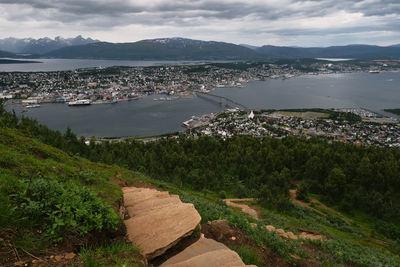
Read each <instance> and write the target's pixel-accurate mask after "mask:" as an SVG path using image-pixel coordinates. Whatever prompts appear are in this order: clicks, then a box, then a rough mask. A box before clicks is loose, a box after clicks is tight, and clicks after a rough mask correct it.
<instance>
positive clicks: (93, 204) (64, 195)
mask: <svg viewBox="0 0 400 267" xmlns="http://www.w3.org/2000/svg"><path fill="white" fill-rule="evenodd" d="M0 121H1V120H0ZM0 125H1V122H0ZM0 177H1V179H0V237H1V238H0V253H2V255H6V256H4V257H3V256H1V257H0V258H1V259H0V266H9V265H10V266H14V265H13V263H14V262H17V258H19V259H21V261H24V259H26V258H28V259H29V258H31V255H34V256H35V257H37V258H43V257H47V256H48V255H53V256H54V255H58V254H60V253H61V254H62V253H64V252H79V251H80V249H81V248H83V247H85V246H87V247H88V248H89V247H91V246H97V245H103V246H105V247H104V249H102V250H99V249H97V250H94V251H91V250H87V251H85V253H83V256H85V257H83V256H82V257H79V258H78V257H75V259H73V260H74V261H73V263H74V264H77V266H80V265H82V264H84V263H85V262H86V261H88V262H90V261H92V262H96V260H97V259H101V258H102V257H103V256H104V254H105V253H106V254H107V253H108V250H110V249H113V251H114V250H117V251H122V252H123V251H131V252H132V253H130V254H127V255H128V256H126V257H125V258H124V257H121V259H118V261H119V262H122V263H124V262H125V263H127V262H128V263H134V265H130V266H140V264H139V259H140V257H139V256H138V250H137V249H135V248H133V247H132V246H131V245H127V244H125V243H124V242H122V243H121V241H119V240H122V239H123V235H124V232H123V231H124V230H123V229H122V228H121V219H120V218H119V216H118V213H117V212H118V208H119V203H120V199H121V196H122V192H121V189H120V187H119V186H118V184H122V183H125V182H126V181H127V180H132V179H134V178H135V177H137V175H136V174H135V173H133V172H131V171H127V170H125V169H123V168H120V167H117V166H110V165H106V164H101V163H93V162H90V161H88V160H86V159H83V158H80V157H79V156H77V155H70V154H68V153H65V152H63V151H61V150H59V149H56V148H54V147H51V146H49V145H45V144H43V143H41V142H39V141H38V140H36V139H34V138H31V137H28V136H27V135H26V134H24V133H22V132H21V131H20V130H17V129H10V128H7V127H4V124H3V126H0ZM107 249H108V250H107ZM14 251H15V252H14ZM14 254H16V255H18V256H16V255H14ZM107 255H108V254H107ZM107 257H108V256H107ZM108 260H109V259H106V260H105V262H108ZM61 263H62V261H61V262H60V266H61ZM70 264H71V263H70V262H69V263H67V265H70ZM105 266H109V265H108V264H106V265H105Z"/></svg>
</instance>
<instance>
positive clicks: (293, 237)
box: [286, 232, 299, 240]
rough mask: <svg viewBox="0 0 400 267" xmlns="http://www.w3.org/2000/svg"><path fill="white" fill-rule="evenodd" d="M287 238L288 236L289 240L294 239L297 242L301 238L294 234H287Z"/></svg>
mask: <svg viewBox="0 0 400 267" xmlns="http://www.w3.org/2000/svg"><path fill="white" fill-rule="evenodd" d="M286 236H287V238H289V239H292V240H297V239H299V238H298V237H297V235H295V234H293V232H286Z"/></svg>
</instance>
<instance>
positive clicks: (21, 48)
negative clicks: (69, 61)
mask: <svg viewBox="0 0 400 267" xmlns="http://www.w3.org/2000/svg"><path fill="white" fill-rule="evenodd" d="M96 42H99V41H98V40H93V39H91V38H87V39H85V38H83V37H82V36H81V35H79V36H77V37H75V38H66V39H64V38H62V37H59V36H58V37H56V38H54V39H51V38H48V37H45V38H40V39H32V38H23V39H18V38H13V37H10V38H5V39H0V50H3V51H9V52H13V53H18V54H45V53H48V52H50V51H53V50H57V49H60V48H63V47H66V46H72V45H85V44H90V43H96Z"/></svg>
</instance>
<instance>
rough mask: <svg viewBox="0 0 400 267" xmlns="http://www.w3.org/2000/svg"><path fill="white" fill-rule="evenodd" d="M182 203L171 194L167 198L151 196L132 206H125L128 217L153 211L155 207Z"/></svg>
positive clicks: (162, 207) (165, 207)
mask: <svg viewBox="0 0 400 267" xmlns="http://www.w3.org/2000/svg"><path fill="white" fill-rule="evenodd" d="M180 203H182V202H181V200H180V199H179V197H175V196H171V197H167V198H152V199H148V200H145V201H143V202H141V203H137V204H135V205H133V206H129V207H127V208H126V210H127V211H128V215H129V217H131V218H132V217H134V216H140V215H141V214H146V213H149V212H153V211H154V210H156V209H168V207H169V206H171V205H177V204H180Z"/></svg>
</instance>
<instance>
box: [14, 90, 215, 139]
mask: <svg viewBox="0 0 400 267" xmlns="http://www.w3.org/2000/svg"><path fill="white" fill-rule="evenodd" d="M153 98H154V96H147V97H144V98H141V99H139V100H132V101H123V102H119V103H117V104H101V105H90V106H80V107H69V106H68V105H67V104H42V105H41V107H40V108H32V109H29V111H28V112H27V113H24V115H25V116H29V117H33V118H37V119H38V121H39V122H41V123H43V124H46V125H48V126H49V127H50V128H52V129H55V130H61V131H64V130H65V129H66V128H67V127H68V126H70V127H71V129H72V130H73V132H75V133H76V134H78V135H83V136H86V137H90V136H99V137H122V136H151V135H158V134H163V133H171V132H175V131H181V130H183V129H184V128H183V127H182V122H184V121H186V120H188V119H190V118H191V116H193V115H202V114H205V113H211V112H217V111H220V110H221V109H222V107H221V106H220V105H219V104H218V103H216V102H213V101H208V100H203V99H199V98H196V99H179V100H176V101H154V100H153ZM10 108H11V107H10V106H8V109H10ZM13 108H14V109H15V111H16V112H17V113H19V114H20V112H21V110H22V107H21V106H14V107H13Z"/></svg>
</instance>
